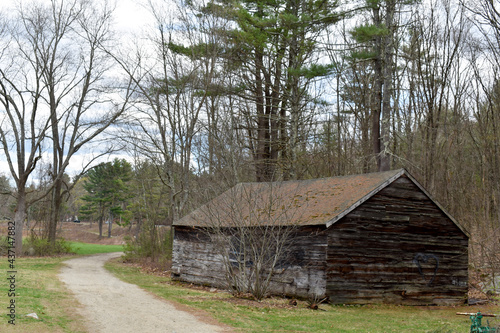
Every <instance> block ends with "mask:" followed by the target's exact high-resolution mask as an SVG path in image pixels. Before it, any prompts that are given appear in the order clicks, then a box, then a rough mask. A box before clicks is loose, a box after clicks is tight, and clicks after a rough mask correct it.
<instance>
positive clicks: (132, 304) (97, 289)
mask: <svg viewBox="0 0 500 333" xmlns="http://www.w3.org/2000/svg"><path fill="white" fill-rule="evenodd" d="M120 255H121V253H106V254H98V255H93V256H87V257H82V258H75V259H70V260H67V261H65V262H64V263H65V264H66V266H64V267H63V268H62V270H61V272H60V274H59V279H60V280H61V281H63V282H64V283H65V284H66V286H67V287H68V289H70V290H71V291H72V292H73V293H74V294H75V296H76V298H77V300H78V301H79V302H80V304H82V305H83V307H82V308H81V309H78V310H79V312H80V313H81V314H82V315H83V317H84V318H85V320H86V325H87V327H88V330H89V332H92V333H93V332H106V333H108V332H109V333H112V332H117V333H124V332H134V333H135V332H176V333H181V332H189V333H194V332H200V333H210V332H227V330H225V329H224V328H222V327H220V326H216V325H214V324H209V323H207V322H203V321H201V320H200V319H199V318H197V317H196V316H195V315H193V314H191V313H188V312H185V311H181V310H178V309H177V308H176V307H174V306H173V305H172V304H170V303H168V302H166V301H164V300H160V299H158V298H155V296H153V295H152V294H150V293H148V292H146V291H144V290H143V289H141V288H139V287H137V286H136V285H133V284H129V283H126V282H123V281H121V280H119V279H117V278H116V277H114V276H113V275H111V274H110V273H109V272H108V271H107V270H105V269H104V267H103V265H104V262H106V261H107V260H109V259H111V258H116V257H119V256H120Z"/></svg>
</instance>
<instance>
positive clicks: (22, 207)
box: [14, 191, 27, 257]
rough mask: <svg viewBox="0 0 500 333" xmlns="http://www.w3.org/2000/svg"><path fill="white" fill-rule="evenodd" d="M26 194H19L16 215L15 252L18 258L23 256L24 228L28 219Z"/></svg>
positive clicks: (22, 192)
mask: <svg viewBox="0 0 500 333" xmlns="http://www.w3.org/2000/svg"><path fill="white" fill-rule="evenodd" d="M26 209H27V207H26V193H25V192H24V191H21V192H19V193H18V197H17V203H16V210H15V214H14V223H15V226H14V232H15V234H14V250H15V252H16V253H15V255H16V257H20V256H22V254H23V227H24V220H25V219H26Z"/></svg>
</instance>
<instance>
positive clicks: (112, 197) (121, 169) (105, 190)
mask: <svg viewBox="0 0 500 333" xmlns="http://www.w3.org/2000/svg"><path fill="white" fill-rule="evenodd" d="M86 176H87V179H86V180H85V181H84V185H83V187H84V188H85V190H86V191H87V192H88V195H86V196H84V197H83V200H84V201H86V202H87V204H86V205H84V206H83V207H82V208H81V210H80V212H81V214H82V215H84V216H94V217H96V218H97V219H98V222H99V237H102V225H103V221H104V219H105V218H106V217H108V237H111V225H112V223H113V219H114V218H115V217H117V216H121V215H123V214H124V213H125V212H126V210H125V207H126V202H127V200H128V199H129V198H130V197H131V191H130V187H129V185H128V182H129V181H130V180H131V179H132V166H131V165H130V163H128V162H127V161H126V160H124V159H115V160H114V161H113V162H107V163H101V164H99V165H97V166H96V167H94V168H92V169H90V170H89V171H88V172H87V175H86Z"/></svg>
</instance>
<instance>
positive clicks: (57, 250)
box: [23, 235, 74, 257]
mask: <svg viewBox="0 0 500 333" xmlns="http://www.w3.org/2000/svg"><path fill="white" fill-rule="evenodd" d="M68 253H74V252H73V251H72V250H71V245H70V244H69V243H68V242H66V241H65V240H64V239H62V238H60V239H57V240H56V242H55V243H54V244H51V243H49V241H48V240H47V239H43V238H38V237H36V236H34V235H31V236H30V237H28V238H26V239H25V240H24V242H23V254H24V255H30V256H40V257H41V256H53V255H61V254H68Z"/></svg>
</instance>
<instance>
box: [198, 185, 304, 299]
mask: <svg viewBox="0 0 500 333" xmlns="http://www.w3.org/2000/svg"><path fill="white" fill-rule="evenodd" d="M254 185H255V184H240V185H238V186H236V187H235V188H233V189H232V190H230V191H228V192H226V195H225V196H224V197H223V200H222V201H219V202H218V204H217V206H214V205H207V206H205V207H204V214H205V216H206V219H207V221H208V224H209V226H208V228H207V233H208V235H209V237H210V239H211V241H212V243H213V244H214V247H215V248H216V251H217V252H218V255H220V256H221V257H222V260H223V266H224V269H225V276H226V281H227V287H228V289H230V290H231V291H232V293H233V294H239V295H242V294H250V295H252V297H254V298H255V299H257V300H260V299H262V298H263V297H265V296H266V294H267V292H268V290H269V286H270V284H271V282H272V280H273V277H275V276H276V275H277V274H280V273H283V271H284V270H286V267H288V266H289V264H290V262H291V261H293V258H292V256H291V255H290V251H291V247H292V245H293V241H294V231H295V230H296V229H297V226H295V225H293V224H292V225H291V223H290V221H294V220H296V216H295V218H294V215H295V214H297V209H296V208H297V207H295V206H294V205H296V201H293V200H292V201H290V199H287V200H285V199H284V198H285V197H287V198H290V197H293V196H290V195H289V194H288V195H284V193H283V191H282V188H281V186H280V185H279V184H276V183H268V184H266V186H261V185H262V184H261V185H260V186H254Z"/></svg>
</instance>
